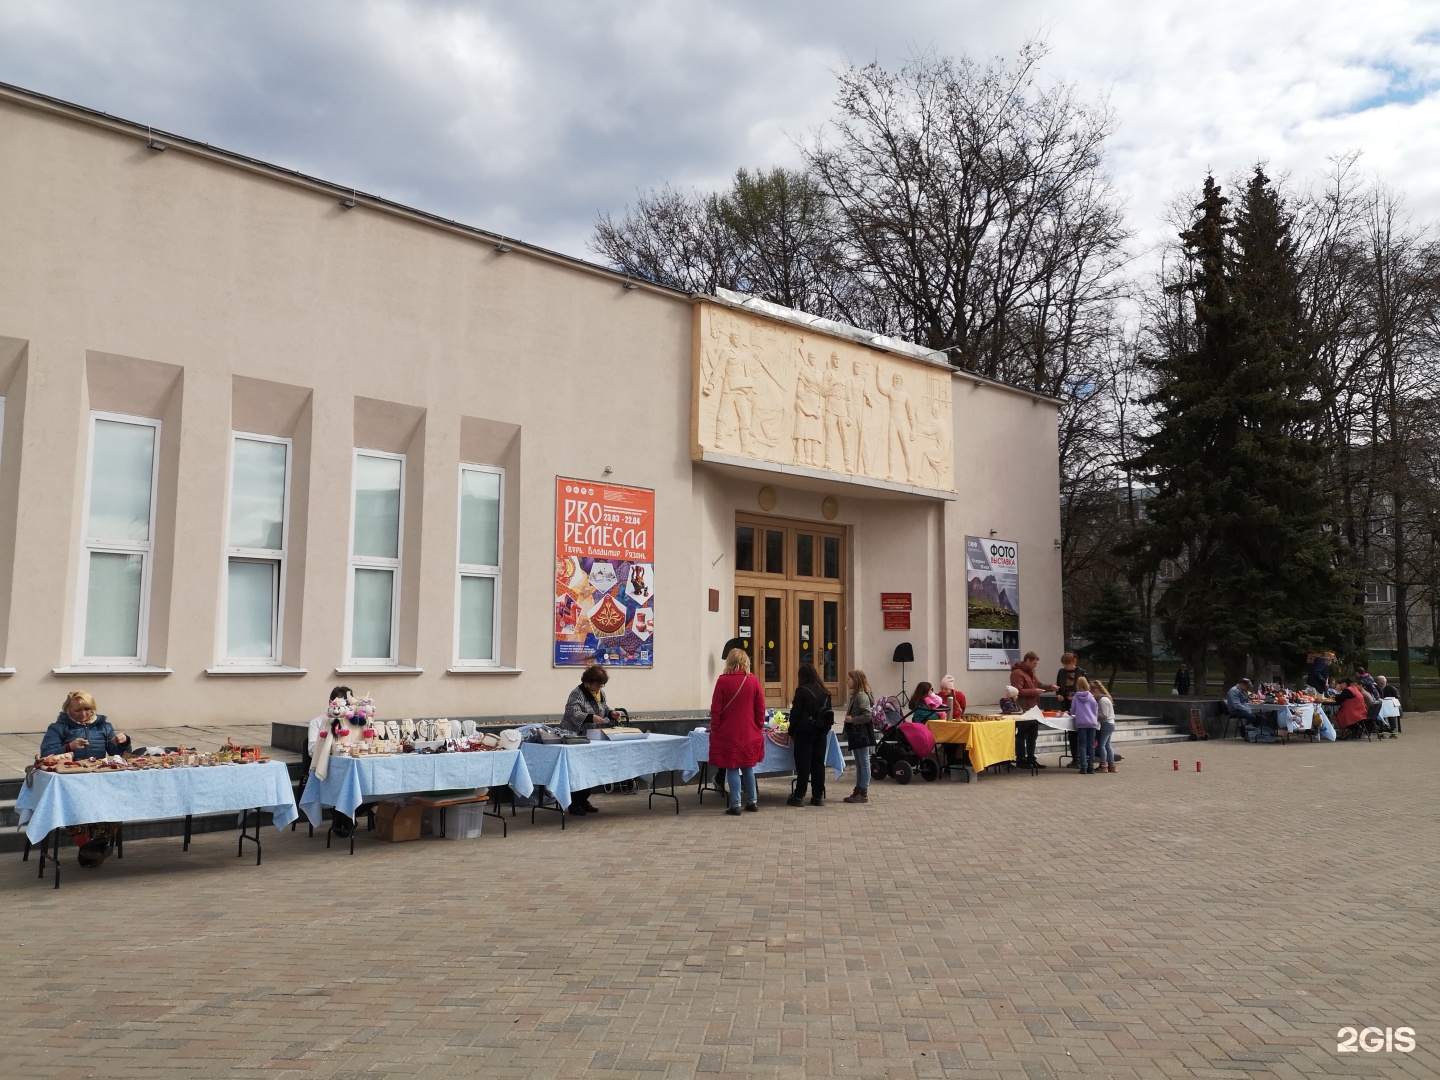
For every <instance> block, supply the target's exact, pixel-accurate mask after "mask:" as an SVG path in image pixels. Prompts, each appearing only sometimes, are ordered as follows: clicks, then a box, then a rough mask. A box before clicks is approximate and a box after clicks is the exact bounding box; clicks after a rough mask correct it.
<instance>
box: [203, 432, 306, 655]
mask: <svg viewBox="0 0 1440 1080" xmlns="http://www.w3.org/2000/svg"><path fill="white" fill-rule="evenodd" d="M289 511H290V440H289V439H280V438H275V437H274V436H271V435H252V434H249V433H248V432H238V431H237V432H235V433H234V435H233V437H232V438H231V440H230V513H229V522H228V524H227V526H226V535H225V581H224V585H223V595H224V604H223V607H222V610H223V611H224V612H225V618H224V620H223V630H222V633H223V635H224V639H223V642H222V645H221V650H220V655H221V663H222V664H230V665H235V664H279V663H280V658H281V632H282V626H283V623H284V605H285V552H286V548H287V546H288V543H289V534H290V520H289V519H290V513H289Z"/></svg>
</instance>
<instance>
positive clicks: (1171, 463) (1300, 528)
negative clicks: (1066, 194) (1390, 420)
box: [1130, 168, 1360, 685]
mask: <svg viewBox="0 0 1440 1080" xmlns="http://www.w3.org/2000/svg"><path fill="white" fill-rule="evenodd" d="M1228 205H1229V201H1228V200H1227V199H1226V198H1225V197H1224V196H1223V195H1221V193H1220V187H1219V185H1218V184H1217V183H1216V182H1215V180H1214V178H1213V177H1207V178H1206V180H1205V186H1204V192H1203V195H1202V198H1201V201H1200V203H1199V204H1198V205H1197V207H1196V211H1197V217H1196V221H1195V224H1194V225H1193V226H1192V227H1191V228H1190V229H1188V230H1187V231H1186V232H1184V233H1182V234H1181V239H1182V241H1183V242H1184V245H1185V249H1186V253H1187V256H1188V258H1189V260H1190V266H1191V273H1190V276H1189V280H1188V281H1187V282H1185V284H1184V285H1183V286H1182V287H1183V288H1184V289H1186V291H1188V292H1189V293H1190V294H1191V296H1192V297H1193V302H1194V311H1195V322H1194V330H1195V333H1194V344H1193V347H1191V348H1189V349H1186V350H1177V351H1176V352H1174V353H1172V354H1169V355H1162V356H1158V357H1155V358H1154V360H1153V364H1152V366H1153V374H1154V376H1155V381H1156V389H1155V391H1154V393H1153V394H1152V395H1151V397H1150V398H1149V403H1150V404H1151V405H1152V406H1153V407H1154V408H1155V410H1156V420H1157V424H1156V430H1155V432H1154V434H1153V435H1152V436H1150V437H1149V438H1147V439H1144V440H1142V449H1141V452H1140V454H1139V455H1138V459H1137V462H1136V465H1137V471H1138V472H1140V473H1141V474H1142V475H1144V476H1146V477H1147V478H1148V479H1149V481H1150V482H1151V483H1152V484H1153V485H1154V486H1155V489H1156V494H1155V496H1154V498H1152V499H1151V500H1150V501H1149V503H1148V505H1147V508H1146V509H1147V521H1146V523H1145V525H1144V526H1143V527H1142V528H1141V529H1140V530H1139V531H1138V533H1137V537H1136V539H1135V541H1134V542H1133V543H1132V544H1131V545H1130V551H1131V553H1132V554H1134V555H1135V556H1136V557H1137V561H1138V563H1139V564H1140V565H1141V566H1146V567H1158V566H1160V565H1161V564H1162V563H1163V562H1165V561H1167V560H1171V561H1173V562H1174V563H1175V564H1176V565H1177V566H1179V568H1180V571H1179V574H1178V576H1176V577H1175V578H1173V579H1172V580H1171V581H1170V582H1169V584H1168V587H1167V589H1166V592H1165V595H1164V596H1163V597H1162V599H1161V601H1160V604H1159V614H1160V618H1161V625H1162V628H1163V630H1164V632H1165V635H1166V637H1167V639H1169V640H1170V642H1171V643H1172V645H1174V646H1176V647H1177V649H1178V650H1179V651H1181V652H1182V654H1183V655H1188V656H1190V657H1192V658H1196V659H1198V658H1199V657H1201V656H1203V654H1204V651H1205V648H1206V647H1207V646H1213V647H1214V648H1215V649H1216V650H1217V651H1218V652H1219V654H1220V656H1221V659H1222V661H1223V663H1224V667H1225V681H1226V684H1227V685H1229V684H1230V683H1231V682H1233V681H1234V680H1235V679H1238V678H1239V677H1240V675H1242V674H1243V673H1244V671H1245V668H1246V663H1247V660H1248V658H1250V657H1255V658H1257V659H1260V660H1263V661H1278V662H1281V663H1282V664H1284V665H1285V666H1286V667H1290V666H1291V665H1292V664H1298V663H1299V661H1300V659H1301V654H1303V652H1304V651H1305V650H1306V649H1310V648H1320V647H1335V648H1337V649H1338V650H1341V651H1346V650H1349V649H1352V648H1354V647H1355V646H1356V645H1357V644H1358V640H1359V634H1360V629H1359V628H1360V622H1359V612H1358V607H1357V605H1356V603H1355V596H1354V591H1353V588H1352V587H1351V585H1350V584H1349V583H1348V582H1347V581H1346V580H1345V579H1344V578H1343V576H1342V575H1341V574H1340V573H1339V572H1338V570H1337V569H1336V559H1335V543H1336V541H1335V538H1334V537H1333V535H1332V534H1331V533H1330V532H1329V531H1327V529H1326V523H1325V519H1324V505H1325V504H1324V501H1323V497H1322V492H1321V487H1320V473H1319V468H1318V462H1319V460H1320V456H1321V454H1323V452H1324V450H1323V447H1319V446H1317V445H1316V443H1315V442H1314V440H1313V438H1312V427H1313V424H1314V421H1315V419H1316V418H1317V416H1318V415H1319V413H1320V410H1321V408H1322V404H1323V403H1322V402H1321V401H1320V400H1319V398H1318V396H1317V392H1316V387H1317V386H1318V384H1319V380H1318V378H1317V372H1316V368H1315V359H1314V357H1313V355H1312V353H1311V351H1310V349H1309V346H1308V342H1307V340H1306V336H1305V320H1304V306H1303V303H1302V299H1301V293H1300V282H1299V275H1298V273H1297V270H1296V253H1295V247H1294V240H1293V238H1292V235H1291V222H1290V218H1289V215H1288V214H1287V212H1286V209H1285V206H1284V203H1283V200H1282V199H1281V198H1280V196H1279V194H1278V193H1277V192H1276V191H1275V189H1274V187H1273V186H1272V185H1271V183H1270V180H1269V178H1268V177H1267V176H1266V175H1265V173H1264V171H1263V170H1262V169H1259V168H1257V169H1256V170H1255V172H1254V174H1253V176H1252V177H1251V179H1250V182H1249V183H1248V184H1247V185H1246V188H1245V191H1244V194H1243V196H1242V198H1241V201H1240V204H1239V207H1238V212H1237V213H1236V214H1235V217H1234V218H1233V220H1232V219H1231V217H1230V215H1229V212H1228V210H1227V207H1228Z"/></svg>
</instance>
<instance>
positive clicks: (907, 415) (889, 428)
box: [875, 365, 916, 484]
mask: <svg viewBox="0 0 1440 1080" xmlns="http://www.w3.org/2000/svg"><path fill="white" fill-rule="evenodd" d="M875 390H876V392H877V393H878V394H879V395H880V396H881V397H883V398H885V400H886V404H887V405H888V406H889V408H888V409H887V412H886V424H885V467H886V476H885V478H886V479H887V480H891V481H895V480H897V479H898V480H899V482H901V483H905V484H910V483H914V481H915V469H914V464H913V462H912V460H911V452H910V451H911V444H912V443H914V441H915V420H916V416H915V405H914V402H913V401H911V398H910V391H908V390H906V389H905V376H904V375H901V374H900V372H898V371H897V372H895V374H894V375H892V376H891V377H890V385H889V387H886V386H885V383H884V380H883V379H882V378H881V376H880V368H879V366H878V365H877V366H876V368H875ZM896 451H899V457H900V464H901V466H902V468H903V470H904V471H903V472H902V473H901V474H900V476H899V477H898V478H897V477H896V475H895V457H896Z"/></svg>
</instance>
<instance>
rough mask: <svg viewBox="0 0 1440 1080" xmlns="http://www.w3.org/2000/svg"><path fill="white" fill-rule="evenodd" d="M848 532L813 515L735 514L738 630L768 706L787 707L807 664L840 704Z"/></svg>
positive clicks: (839, 705) (843, 675)
mask: <svg viewBox="0 0 1440 1080" xmlns="http://www.w3.org/2000/svg"><path fill="white" fill-rule="evenodd" d="M844 567H845V535H844V531H843V530H841V529H836V528H833V527H826V526H819V525H814V524H811V523H809V522H800V521H782V520H779V519H775V518H762V517H749V516H737V518H736V522H735V636H736V637H738V638H740V639H741V641H742V642H744V644H745V648H746V651H747V652H749V654H750V662H751V666H752V668H753V669H754V671H755V673H756V674H757V675H758V676H759V677H760V682H761V685H763V686H764V687H765V702H766V704H767V705H768V706H770V707H771V708H784V707H788V706H789V704H790V702H791V700H792V699H793V698H794V695H795V686H796V682H797V673H798V672H799V669H800V666H801V665H802V664H810V665H812V666H813V667H814V668H815V670H816V672H817V674H819V676H820V681H821V682H822V683H824V685H825V688H826V689H827V690H828V691H829V692H830V698H831V700H832V701H834V702H835V703H836V705H837V708H843V707H844V704H843V701H844V699H843V696H842V692H843V689H844V683H845V657H844V651H845V645H844V639H845V630H846V622H845V585H844V580H845V579H844Z"/></svg>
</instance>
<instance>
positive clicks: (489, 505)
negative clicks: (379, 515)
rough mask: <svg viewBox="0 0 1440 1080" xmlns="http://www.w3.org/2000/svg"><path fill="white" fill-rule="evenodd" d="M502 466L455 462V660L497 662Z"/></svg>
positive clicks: (481, 663) (458, 664) (478, 664)
mask: <svg viewBox="0 0 1440 1080" xmlns="http://www.w3.org/2000/svg"><path fill="white" fill-rule="evenodd" d="M504 490H505V470H504V469H499V468H496V467H494V466H492V465H461V466H460V515H459V517H460V528H459V530H458V532H459V535H458V536H457V537H456V552H457V553H456V575H455V666H456V667H495V666H497V665H498V664H499V663H500V646H499V637H500V547H501V543H500V538H501V536H502V532H501V528H502V521H501V507H502V504H503V495H504Z"/></svg>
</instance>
